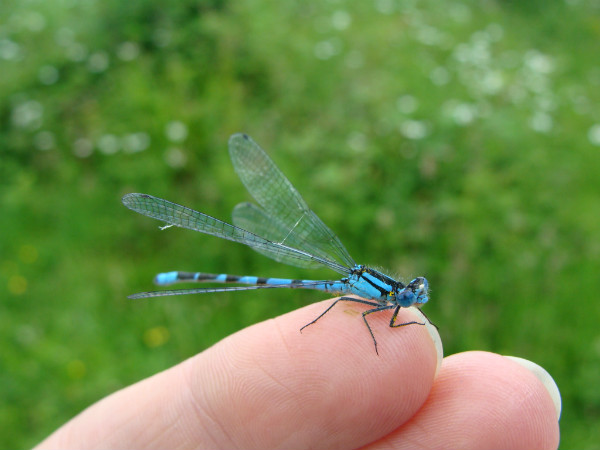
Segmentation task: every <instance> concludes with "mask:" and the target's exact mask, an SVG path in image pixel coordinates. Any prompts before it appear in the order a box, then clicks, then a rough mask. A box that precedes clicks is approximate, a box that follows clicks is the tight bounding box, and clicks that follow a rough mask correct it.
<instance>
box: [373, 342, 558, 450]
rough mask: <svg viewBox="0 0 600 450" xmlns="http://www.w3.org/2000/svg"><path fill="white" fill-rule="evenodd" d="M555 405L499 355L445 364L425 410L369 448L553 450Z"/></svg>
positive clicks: (466, 356)
mask: <svg viewBox="0 0 600 450" xmlns="http://www.w3.org/2000/svg"><path fill="white" fill-rule="evenodd" d="M558 440H559V428H558V417H557V413H556V409H555V404H554V402H553V400H552V398H551V396H550V395H549V392H548V390H547V389H546V388H545V387H544V385H543V384H542V383H541V382H540V380H539V379H538V378H537V377H536V376H535V375H534V374H533V373H532V372H530V371H529V370H527V369H525V368H524V367H523V366H522V365H519V364H517V363H515V362H514V361H511V360H510V359H508V358H505V357H503V356H500V355H495V354H492V353H486V352H467V353H460V354H457V355H452V356H450V357H447V358H445V359H444V363H443V364H442V369H441V371H440V373H439V376H438V377H437V378H436V381H435V384H434V387H433V390H432V392H431V395H430V397H429V398H428V399H427V402H426V403H425V405H424V406H423V408H422V409H421V410H420V411H419V412H418V413H417V414H416V415H415V416H414V417H413V418H412V419H411V420H410V421H409V422H408V423H406V424H405V425H403V426H402V427H400V428H399V429H398V430H396V431H395V432H394V433H392V434H390V436H388V437H387V438H386V439H385V440H383V441H380V442H378V443H376V444H374V445H372V446H370V447H369V448H372V449H376V448H384V447H385V448H398V449H400V448H415V447H420V448H421V447H422V448H439V449H446V448H447V449H455V448H461V449H466V450H468V449H495V448H503V449H521V448H522V449H555V448H557V446H558Z"/></svg>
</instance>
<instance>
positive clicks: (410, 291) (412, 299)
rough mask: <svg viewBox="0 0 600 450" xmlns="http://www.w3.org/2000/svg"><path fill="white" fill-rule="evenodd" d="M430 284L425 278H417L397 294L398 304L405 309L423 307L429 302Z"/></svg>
mask: <svg viewBox="0 0 600 450" xmlns="http://www.w3.org/2000/svg"><path fill="white" fill-rule="evenodd" d="M428 291H429V283H427V280H426V279H425V278H423V277H417V278H415V279H414V280H412V281H411V282H410V283H408V284H407V285H406V286H405V287H404V289H402V290H400V291H399V292H398V293H397V294H396V300H397V301H398V304H399V305H400V306H402V307H403V308H406V307H408V306H412V305H415V306H421V305H422V304H423V303H427V301H428V300H429V292H428Z"/></svg>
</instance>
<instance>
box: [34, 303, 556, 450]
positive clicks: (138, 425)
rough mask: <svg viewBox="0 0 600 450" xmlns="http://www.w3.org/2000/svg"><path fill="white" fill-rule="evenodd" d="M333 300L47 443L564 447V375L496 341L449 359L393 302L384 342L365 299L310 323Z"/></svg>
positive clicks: (73, 424)
mask: <svg viewBox="0 0 600 450" xmlns="http://www.w3.org/2000/svg"><path fill="white" fill-rule="evenodd" d="M329 302H331V300H328V301H326V302H321V303H316V304H312V305H309V306H307V307H305V308H302V309H299V310H296V311H293V312H291V313H288V314H285V315H283V316H280V317H277V318H275V319H272V320H268V321H266V322H261V323H258V324H256V325H253V326H251V327H249V328H246V329H244V330H241V331H239V332H237V333H235V334H233V335H231V336H229V337H227V338H225V339H223V340H222V341H220V342H218V343H217V344H215V345H214V346H213V347H211V348H209V349H207V350H206V351H204V352H202V353H200V354H198V355H196V356H194V357H192V358H190V359H188V360H186V361H184V362H182V363H181V364H178V365H177V366H175V367H172V368H170V369H168V370H165V371H164V372H161V373H159V374H157V375H154V376H152V377H150V378H148V379H146V380H143V381H141V382H139V383H136V384H134V385H132V386H129V387H127V388H125V389H123V390H121V391H118V392H116V393H114V394H112V395H110V396H108V397H106V398H104V399H102V400H100V401H99V402H98V403H96V404H94V405H92V406H91V407H89V408H88V409H86V410H85V411H83V412H82V413H81V414H79V415H78V416H76V417H75V418H74V419H72V420H71V421H70V422H68V423H67V424H65V425H64V426H63V427H61V428H60V429H58V430H57V431H56V432H54V433H53V434H52V435H51V436H49V437H48V438H47V439H46V440H44V441H43V442H42V443H40V444H39V445H38V447H37V448H38V449H47V448H51V449H54V448H61V449H69V448H77V449H83V448H85V449H91V448H113V449H116V448H146V449H152V448H172V449H175V448H244V449H249V448H260V449H268V448H323V449H325V448H345V449H349V448H359V447H361V448H369V449H378V448H398V449H400V448H436V449H443V448H461V449H465V450H467V449H471V448H473V449H478V450H480V449H486V448H502V449H519V448H523V449H528V450H532V449H555V448H557V446H558V440H559V428H558V415H557V414H559V409H560V403H559V402H560V400H559V399H558V400H557V398H556V396H555V398H554V401H553V398H552V397H551V395H550V392H552V391H553V389H555V394H556V395H558V389H557V388H556V385H554V384H553V381H552V379H551V378H550V379H549V380H548V379H546V382H545V383H542V382H541V381H540V379H539V378H538V377H539V374H538V376H536V375H535V374H534V373H533V372H532V371H530V370H527V369H525V368H524V367H523V365H520V364H517V363H516V362H515V361H514V360H511V359H509V358H507V357H503V356H500V355H496V354H492V353H485V352H466V353H459V354H456V355H452V356H449V357H447V358H444V360H443V362H442V363H441V365H440V362H441V360H442V355H441V344H439V345H437V346H436V344H434V340H435V339H437V340H438V343H439V335H437V331H436V330H435V329H434V328H433V327H424V326H418V325H412V326H406V327H402V328H394V329H392V328H389V327H388V326H387V325H388V321H389V317H388V316H386V314H372V315H370V316H369V323H370V324H371V327H372V328H373V332H374V333H375V335H376V337H377V340H378V342H379V356H377V355H376V354H375V351H374V349H373V341H372V340H371V338H370V336H369V334H368V331H367V330H366V329H365V327H364V324H363V323H362V317H361V315H360V313H359V311H362V308H361V306H359V305H355V304H346V305H345V307H344V308H343V309H342V308H341V307H336V309H335V310H334V311H335V312H332V313H329V314H328V315H327V316H326V317H325V318H323V319H321V320H320V321H319V322H318V323H317V324H315V325H313V326H311V327H308V328H306V329H305V330H304V331H303V333H302V334H300V333H299V332H298V329H299V328H300V327H301V326H302V325H304V324H306V323H308V322H310V321H311V320H313V319H314V318H315V317H316V316H317V315H318V314H319V313H321V312H322V311H323V310H324V309H325V307H326V306H327V305H329V304H330V303H329ZM415 314H418V315H419V316H418V319H417V320H422V316H421V315H420V313H419V312H418V311H417V310H414V309H413V308H409V309H403V310H401V312H400V314H399V317H398V323H400V322H401V321H410V320H414V315H415ZM386 317H388V318H387V319H386ZM540 369H541V368H540ZM542 371H543V370H542ZM436 373H437V374H436ZM542 378H543V377H542ZM555 403H557V404H556V405H555Z"/></svg>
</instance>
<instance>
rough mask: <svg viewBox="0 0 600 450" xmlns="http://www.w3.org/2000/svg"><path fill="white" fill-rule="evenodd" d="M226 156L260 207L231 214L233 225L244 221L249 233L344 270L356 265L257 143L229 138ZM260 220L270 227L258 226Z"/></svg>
mask: <svg viewBox="0 0 600 450" xmlns="http://www.w3.org/2000/svg"><path fill="white" fill-rule="evenodd" d="M229 155H230V156H231V161H232V162H233V167H234V168H235V171H236V172H237V174H238V176H239V177H240V179H241V180H242V183H244V185H245V186H246V189H247V190H248V192H249V193H250V194H251V195H252V197H254V199H255V200H256V202H257V203H258V204H259V205H260V208H257V207H254V208H255V210H252V209H248V207H243V208H242V210H241V211H240V212H239V213H238V214H237V217H236V215H234V224H236V225H238V224H240V223H241V222H244V223H245V224H246V226H247V227H248V228H249V229H250V230H252V231H254V230H256V229H261V231H262V232H264V233H265V234H264V236H265V237H266V238H268V239H271V240H273V241H274V242H279V243H283V244H286V245H288V242H291V243H293V244H289V245H290V246H292V247H295V248H298V249H302V250H306V251H307V252H308V253H311V254H313V255H315V256H318V257H319V258H321V259H326V260H335V261H337V262H339V263H341V264H343V265H345V266H346V267H354V266H355V265H356V263H355V262H354V260H353V259H352V257H351V256H350V255H349V254H348V251H347V250H346V249H345V247H344V245H343V244H342V243H341V241H340V240H339V238H338V237H337V236H336V235H335V234H334V233H333V231H331V230H330V229H329V228H328V227H327V225H325V224H324V223H323V222H322V221H321V219H319V217H317V215H316V214H315V213H314V212H312V211H311V209H310V208H309V207H308V205H307V204H306V202H305V201H304V199H303V198H302V197H301V196H300V194H299V193H298V191H297V190H296V189H295V188H294V186H292V183H290V181H289V180H288V179H287V178H286V177H285V175H283V173H282V172H281V171H280V170H279V169H278V168H277V166H276V165H275V163H273V161H271V159H270V158H269V157H268V156H267V154H266V153H265V152H264V150H263V149H261V148H260V147H259V146H258V144H256V142H254V141H253V140H252V139H251V138H250V137H249V136H247V135H245V134H234V135H233V136H231V138H230V139H229ZM256 210H258V211H260V214H258V213H257V211H256ZM259 219H260V221H259ZM263 220H266V221H267V223H268V224H269V225H268V226H264V225H261V224H262V221H263ZM238 221H239V222H238ZM255 249H256V250H258V249H257V248H255Z"/></svg>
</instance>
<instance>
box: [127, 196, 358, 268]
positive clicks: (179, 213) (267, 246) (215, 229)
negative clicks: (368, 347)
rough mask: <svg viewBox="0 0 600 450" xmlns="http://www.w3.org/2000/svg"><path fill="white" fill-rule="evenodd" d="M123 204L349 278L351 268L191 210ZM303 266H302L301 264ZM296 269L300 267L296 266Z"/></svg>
mask: <svg viewBox="0 0 600 450" xmlns="http://www.w3.org/2000/svg"><path fill="white" fill-rule="evenodd" d="M122 201H123V204H124V205H125V206H126V207H127V208H129V209H131V210H132V211H135V212H138V213H140V214H143V215H145V216H148V217H152V218H154V219H158V220H161V221H163V222H165V223H166V224H168V225H174V226H178V227H182V228H187V229H189V230H193V231H199V232H200V233H206V234H211V235H213V236H217V237H220V238H223V239H228V240H230V241H234V242H239V243H241V244H245V245H248V246H250V247H252V248H253V249H255V250H257V251H259V252H261V253H262V254H264V255H267V256H269V257H271V258H273V259H275V260H278V261H282V262H286V263H293V262H295V261H303V262H305V263H308V262H310V263H311V267H314V266H312V264H314V265H315V266H316V265H323V266H326V267H329V268H330V269H332V270H335V271H336V272H338V273H342V274H347V273H348V268H346V267H344V266H342V265H341V264H339V263H337V262H336V261H333V260H331V259H327V258H321V257H319V256H316V255H311V254H310V253H308V252H306V251H302V250H299V249H296V248H292V247H290V246H288V245H285V244H280V243H277V242H272V241H270V240H268V239H265V238H263V237H260V236H258V235H256V234H254V233H251V232H249V231H246V230H244V229H242V228H239V227H236V226H233V225H230V224H228V223H226V222H223V221H221V220H219V219H215V218H214V217H211V216H207V215H206V214H203V213H201V212H198V211H195V210H193V209H191V208H187V207H185V206H181V205H178V204H177V203H172V202H170V201H168V200H163V199H162V198H158V197H153V196H152V195H148V194H127V195H125V196H124V197H123V200H122ZM298 264H302V263H298ZM296 265H297V264H296Z"/></svg>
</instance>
